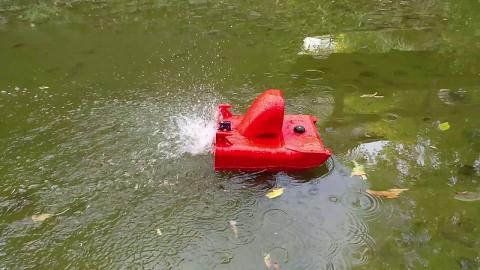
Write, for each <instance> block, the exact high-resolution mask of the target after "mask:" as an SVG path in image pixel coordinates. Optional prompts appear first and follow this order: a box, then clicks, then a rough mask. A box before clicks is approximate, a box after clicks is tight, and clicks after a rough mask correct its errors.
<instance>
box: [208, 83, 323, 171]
mask: <svg viewBox="0 0 480 270" xmlns="http://www.w3.org/2000/svg"><path fill="white" fill-rule="evenodd" d="M268 91H278V92H268ZM268 91H267V92H265V93H264V94H263V95H260V96H259V97H258V98H257V100H256V101H255V102H254V104H253V105H252V107H250V109H249V111H248V112H247V114H246V115H245V116H242V115H233V114H231V113H230V111H229V110H228V108H229V107H230V106H229V105H227V104H222V105H220V106H219V119H218V121H219V125H220V123H221V122H225V121H228V122H229V123H230V125H231V130H223V131H222V130H218V131H217V134H216V139H215V151H214V155H215V170H242V171H256V170H268V171H298V170H305V169H311V168H314V167H317V166H319V165H322V164H323V163H324V162H325V161H326V160H327V159H328V158H329V157H330V156H331V151H330V150H329V149H327V148H325V147H324V145H323V143H322V140H321V138H320V134H319V133H318V131H317V129H316V126H315V123H316V118H315V117H313V116H310V115H283V95H281V92H280V91H279V90H268ZM262 118H263V119H262ZM257 119H260V120H257ZM297 126H302V127H304V131H303V132H302V133H299V132H295V131H294V128H295V127H297ZM262 129H263V130H266V131H265V133H262V132H261V130H262ZM258 130H260V131H258Z"/></svg>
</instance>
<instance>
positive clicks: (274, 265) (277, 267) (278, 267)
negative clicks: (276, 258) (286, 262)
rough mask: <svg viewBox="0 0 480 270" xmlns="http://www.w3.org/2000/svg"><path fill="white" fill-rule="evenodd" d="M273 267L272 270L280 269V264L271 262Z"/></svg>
mask: <svg viewBox="0 0 480 270" xmlns="http://www.w3.org/2000/svg"><path fill="white" fill-rule="evenodd" d="M273 269H274V270H280V264H279V263H278V262H274V263H273Z"/></svg>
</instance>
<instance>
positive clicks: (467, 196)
mask: <svg viewBox="0 0 480 270" xmlns="http://www.w3.org/2000/svg"><path fill="white" fill-rule="evenodd" d="M453 198H454V199H456V200H459V201H464V202H474V201H480V192H471V191H463V192H457V194H455V196H454V197H453Z"/></svg>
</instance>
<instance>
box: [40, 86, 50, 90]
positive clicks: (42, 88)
mask: <svg viewBox="0 0 480 270" xmlns="http://www.w3.org/2000/svg"><path fill="white" fill-rule="evenodd" d="M38 88H39V89H40V90H44V89H48V88H50V87H48V86H40V87H38Z"/></svg>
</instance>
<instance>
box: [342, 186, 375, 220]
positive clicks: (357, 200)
mask: <svg viewBox="0 0 480 270" xmlns="http://www.w3.org/2000/svg"><path fill="white" fill-rule="evenodd" d="M341 200H342V204H343V205H345V206H346V207H347V208H348V209H350V210H351V211H353V212H354V213H355V214H357V215H359V216H361V217H363V218H367V219H370V220H371V219H374V218H375V216H376V215H377V214H378V212H379V211H380V205H381V203H382V200H381V199H380V198H378V197H376V196H373V195H371V194H369V193H366V192H346V193H344V194H343V196H342V198H341Z"/></svg>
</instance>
